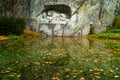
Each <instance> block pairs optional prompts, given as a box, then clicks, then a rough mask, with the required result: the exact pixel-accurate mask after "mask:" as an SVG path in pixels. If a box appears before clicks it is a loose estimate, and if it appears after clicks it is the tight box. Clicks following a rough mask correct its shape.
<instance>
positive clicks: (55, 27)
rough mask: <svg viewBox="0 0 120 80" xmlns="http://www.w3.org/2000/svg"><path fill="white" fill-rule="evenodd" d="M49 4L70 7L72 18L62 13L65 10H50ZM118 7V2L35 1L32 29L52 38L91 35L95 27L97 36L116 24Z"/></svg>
mask: <svg viewBox="0 0 120 80" xmlns="http://www.w3.org/2000/svg"><path fill="white" fill-rule="evenodd" d="M48 5H49V6H50V5H51V6H52V5H57V6H60V5H64V6H67V7H69V8H70V9H71V13H70V12H68V14H71V16H70V18H68V17H67V16H68V14H66V13H65V11H64V10H61V11H63V12H61V11H59V9H64V8H60V7H58V10H57V9H53V8H51V10H47V11H46V9H45V6H48ZM116 5H118V3H117V0H31V7H30V18H32V19H34V21H35V20H36V21H35V23H34V21H33V22H29V23H32V24H30V25H29V26H32V27H33V29H34V30H35V31H37V32H40V31H44V32H45V33H46V34H48V35H50V36H81V35H88V34H89V33H90V27H91V26H92V27H94V30H93V33H99V32H103V31H105V30H106V28H107V27H106V26H108V25H111V24H112V22H113V20H114V17H115V10H116ZM55 8H57V7H55ZM54 14H55V15H54ZM61 18H62V19H61ZM33 24H34V25H33ZM51 25H52V27H51Z"/></svg>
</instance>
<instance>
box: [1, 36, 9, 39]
mask: <svg viewBox="0 0 120 80" xmlns="http://www.w3.org/2000/svg"><path fill="white" fill-rule="evenodd" d="M7 39H9V38H8V37H6V36H0V40H7Z"/></svg>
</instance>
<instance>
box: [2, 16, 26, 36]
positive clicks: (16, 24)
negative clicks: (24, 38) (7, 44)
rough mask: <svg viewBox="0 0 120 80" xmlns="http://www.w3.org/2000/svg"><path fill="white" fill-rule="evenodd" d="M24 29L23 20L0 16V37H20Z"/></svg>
mask: <svg viewBox="0 0 120 80" xmlns="http://www.w3.org/2000/svg"><path fill="white" fill-rule="evenodd" d="M24 28H25V21H24V19H23V18H15V17H6V16H0V35H9V34H15V35H20V34H22V32H23V29H24Z"/></svg>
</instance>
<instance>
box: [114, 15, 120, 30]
mask: <svg viewBox="0 0 120 80" xmlns="http://www.w3.org/2000/svg"><path fill="white" fill-rule="evenodd" d="M113 28H115V29H120V14H119V15H117V16H116V17H115V20H114V22H113Z"/></svg>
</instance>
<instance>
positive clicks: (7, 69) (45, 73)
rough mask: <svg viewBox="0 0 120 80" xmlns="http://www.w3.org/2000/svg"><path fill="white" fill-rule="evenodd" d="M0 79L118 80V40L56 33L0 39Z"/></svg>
mask: <svg viewBox="0 0 120 80" xmlns="http://www.w3.org/2000/svg"><path fill="white" fill-rule="evenodd" d="M0 80H120V41H119V40H97V39H95V40H94V39H86V38H73V37H57V38H47V39H43V40H41V39H33V38H31V39H25V40H24V39H23V40H22V39H19V40H17V39H16V40H12V41H11V40H10V41H5V42H0Z"/></svg>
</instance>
